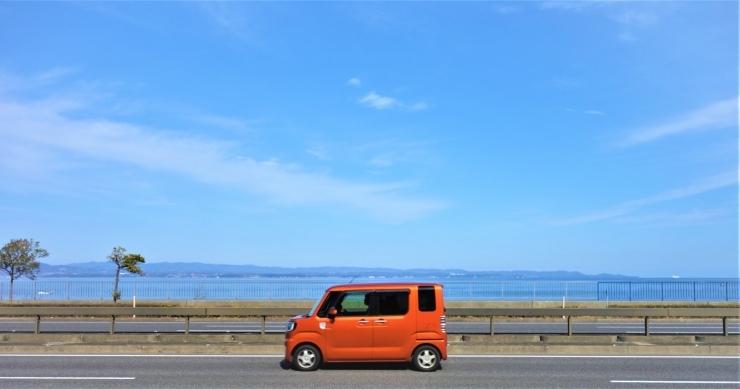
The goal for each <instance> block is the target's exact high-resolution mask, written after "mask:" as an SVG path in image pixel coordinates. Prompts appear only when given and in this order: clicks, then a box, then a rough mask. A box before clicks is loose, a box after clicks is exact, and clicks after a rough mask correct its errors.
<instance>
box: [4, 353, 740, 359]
mask: <svg viewBox="0 0 740 389" xmlns="http://www.w3.org/2000/svg"><path fill="white" fill-rule="evenodd" d="M283 356H284V355H283V354H242V355H239V354H208V355H203V354H191V355H188V354H171V355H167V354H0V358H3V357H12V358H18V357H30V358H38V357H62V358H89V357H95V358H98V357H107V358H117V357H124V358H128V357H133V358H282V357H283ZM447 357H448V358H604V359H607V358H610V359H611V358H613V359H626V358H633V359H740V355H534V354H533V355H503V354H497V355H488V354H462V355H460V354H458V355H447Z"/></svg>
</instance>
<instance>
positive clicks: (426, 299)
mask: <svg viewBox="0 0 740 389" xmlns="http://www.w3.org/2000/svg"><path fill="white" fill-rule="evenodd" d="M436 310H437V298H436V297H435V293H434V287H433V286H420V287H419V311H421V312H430V311H436Z"/></svg>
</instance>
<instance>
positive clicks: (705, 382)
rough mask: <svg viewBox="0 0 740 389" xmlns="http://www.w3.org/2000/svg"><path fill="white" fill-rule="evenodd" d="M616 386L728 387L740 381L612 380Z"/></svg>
mask: <svg viewBox="0 0 740 389" xmlns="http://www.w3.org/2000/svg"><path fill="white" fill-rule="evenodd" d="M611 382H612V383H615V384H715V385H727V384H740V381H626V380H611Z"/></svg>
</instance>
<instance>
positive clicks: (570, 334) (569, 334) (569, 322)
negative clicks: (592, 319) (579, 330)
mask: <svg viewBox="0 0 740 389" xmlns="http://www.w3.org/2000/svg"><path fill="white" fill-rule="evenodd" d="M570 318H571V316H568V336H572V335H573V322H572V321H571V320H570Z"/></svg>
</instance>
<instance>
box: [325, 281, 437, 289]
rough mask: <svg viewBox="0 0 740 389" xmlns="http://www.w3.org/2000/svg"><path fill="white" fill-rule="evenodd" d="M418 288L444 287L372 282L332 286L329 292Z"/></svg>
mask: <svg viewBox="0 0 740 389" xmlns="http://www.w3.org/2000/svg"><path fill="white" fill-rule="evenodd" d="M418 286H439V287H440V288H442V287H444V286H443V285H442V284H437V283H434V282H372V283H365V284H340V285H333V286H330V287H329V288H328V289H326V290H327V291H329V290H336V289H342V290H364V289H398V288H414V287H418Z"/></svg>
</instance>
